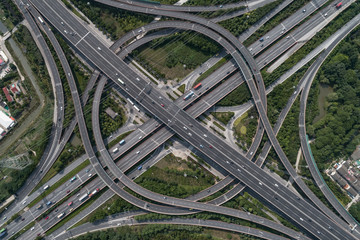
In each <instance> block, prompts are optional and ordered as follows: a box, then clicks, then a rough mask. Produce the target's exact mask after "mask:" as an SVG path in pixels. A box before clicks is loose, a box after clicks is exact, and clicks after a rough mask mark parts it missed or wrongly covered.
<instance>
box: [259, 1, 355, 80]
mask: <svg viewBox="0 0 360 240" xmlns="http://www.w3.org/2000/svg"><path fill="white" fill-rule="evenodd" d="M359 12H360V4H358V3H357V2H355V3H353V4H351V5H350V6H349V7H348V8H347V9H346V10H344V11H343V12H342V13H341V14H340V15H339V16H337V17H336V18H335V19H334V20H332V21H331V22H330V23H329V24H328V25H327V26H326V27H324V28H323V29H322V30H320V31H319V32H318V33H316V35H315V36H314V37H313V38H311V39H310V40H309V41H308V42H307V43H306V44H305V45H304V46H303V47H302V48H300V49H299V50H298V51H297V52H296V53H295V54H293V55H291V57H290V58H288V59H287V60H286V61H285V62H284V63H283V64H281V65H280V66H279V67H278V68H276V69H275V70H274V71H273V72H272V73H271V74H269V73H267V72H266V69H263V70H262V71H261V74H262V76H263V79H264V83H265V86H269V85H270V84H271V83H273V82H274V81H275V80H276V79H278V78H279V77H280V76H281V75H283V74H284V73H285V72H286V71H288V70H289V69H290V68H292V67H293V66H294V65H295V64H296V63H298V62H299V61H300V60H301V59H303V58H304V57H305V56H306V55H307V54H308V53H309V52H311V51H312V50H314V49H315V48H316V47H317V46H319V45H320V44H321V43H322V42H323V41H324V40H325V39H327V38H328V37H330V36H331V35H332V34H333V33H335V32H336V31H337V30H339V29H340V28H341V27H342V26H344V25H345V24H346V23H347V22H348V21H350V20H351V19H352V18H353V17H355V16H356V15H357V14H358V13H359Z"/></svg>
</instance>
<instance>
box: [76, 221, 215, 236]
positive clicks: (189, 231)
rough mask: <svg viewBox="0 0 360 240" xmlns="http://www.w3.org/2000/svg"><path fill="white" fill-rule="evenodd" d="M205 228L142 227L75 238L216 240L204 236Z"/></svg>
mask: <svg viewBox="0 0 360 240" xmlns="http://www.w3.org/2000/svg"><path fill="white" fill-rule="evenodd" d="M202 232H203V228H202V227H197V226H184V225H166V224H161V225H146V226H141V227H128V226H125V227H119V228H116V229H109V230H105V231H97V232H93V233H87V234H85V235H82V236H79V237H77V238H75V239H76V240H94V239H96V240H98V239H117V240H130V239H139V236H141V239H142V240H155V239H159V240H162V239H176V240H177V239H192V240H215V239H214V238H213V237H212V236H211V235H210V234H203V233H202Z"/></svg>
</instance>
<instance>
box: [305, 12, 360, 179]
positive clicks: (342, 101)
mask: <svg viewBox="0 0 360 240" xmlns="http://www.w3.org/2000/svg"><path fill="white" fill-rule="evenodd" d="M359 9H360V8H359ZM359 41H360V28H357V29H356V30H354V31H353V32H352V33H351V34H350V35H349V36H348V37H347V38H346V39H345V40H344V41H342V42H341V43H340V45H339V46H338V47H337V48H336V49H335V50H334V51H333V53H332V54H331V56H330V57H329V58H328V59H327V60H326V62H325V63H324V64H323V66H322V67H321V69H320V71H319V73H318V75H317V78H316V81H315V82H314V84H315V85H318V84H324V85H328V86H330V87H331V88H332V89H333V91H334V92H333V93H331V94H329V95H328V97H327V101H328V104H327V107H326V109H325V111H326V114H325V116H324V117H323V118H322V119H320V120H319V121H317V122H315V123H313V119H314V117H315V116H316V115H317V112H315V113H314V112H313V110H314V109H317V107H316V106H315V107H314V106H313V105H318V103H317V92H314V91H313V92H310V94H311V95H310V98H309V101H308V102H309V107H310V108H309V110H308V111H309V114H307V119H306V120H307V126H308V127H307V131H308V135H309V137H310V138H313V139H315V141H314V143H313V144H311V148H312V152H313V154H314V157H315V159H316V162H317V165H318V167H319V169H320V172H322V171H323V170H324V169H326V168H328V167H329V165H330V164H331V163H332V161H334V160H337V159H340V158H347V157H349V156H350V155H351V154H352V152H353V151H354V150H355V147H356V145H358V144H359V143H360V135H359V126H360V117H359V116H360V97H359V94H358V93H359V91H360V81H359V77H358V74H357V72H358V71H359V70H360V60H359V56H360V53H359V46H360V44H359ZM314 94H316V95H314Z"/></svg>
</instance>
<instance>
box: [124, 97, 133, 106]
mask: <svg viewBox="0 0 360 240" xmlns="http://www.w3.org/2000/svg"><path fill="white" fill-rule="evenodd" d="M126 100H128V102H129V103H130V104H131V105H134V103H133V102H132V101H131V100H130V98H127V99H126Z"/></svg>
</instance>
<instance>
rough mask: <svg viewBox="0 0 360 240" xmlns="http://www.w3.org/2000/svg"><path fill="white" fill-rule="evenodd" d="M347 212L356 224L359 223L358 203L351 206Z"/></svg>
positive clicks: (359, 207) (359, 210)
mask: <svg viewBox="0 0 360 240" xmlns="http://www.w3.org/2000/svg"><path fill="white" fill-rule="evenodd" d="M349 212H350V214H351V215H352V216H353V217H354V218H355V219H356V220H357V221H358V222H360V202H357V203H355V204H353V205H351V207H350V208H349Z"/></svg>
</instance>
